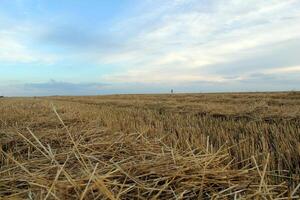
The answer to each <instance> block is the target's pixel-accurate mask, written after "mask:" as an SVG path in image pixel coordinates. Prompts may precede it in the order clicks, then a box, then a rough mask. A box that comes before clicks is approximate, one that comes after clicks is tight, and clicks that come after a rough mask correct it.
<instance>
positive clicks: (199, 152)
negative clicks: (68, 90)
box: [0, 92, 300, 199]
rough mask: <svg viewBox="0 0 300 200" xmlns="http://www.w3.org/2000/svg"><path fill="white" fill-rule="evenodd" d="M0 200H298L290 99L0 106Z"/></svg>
mask: <svg viewBox="0 0 300 200" xmlns="http://www.w3.org/2000/svg"><path fill="white" fill-rule="evenodd" d="M0 151H1V152H0V199H300V188H299V187H300V185H299V183H300V164H299V163H300V93H298V92H285V93H231V94H174V95H111V96H90V97H59V96H57V97H36V98H1V99H0Z"/></svg>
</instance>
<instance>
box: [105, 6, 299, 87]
mask: <svg viewBox="0 0 300 200" xmlns="http://www.w3.org/2000/svg"><path fill="white" fill-rule="evenodd" d="M154 2H156V3H157V1H154ZM177 3H178V2H177ZM179 3H180V5H182V6H185V7H180V6H178V4H175V5H174V4H173V5H172V6H165V5H163V6H162V7H160V8H158V10H157V11H156V12H155V11H154V12H155V14H156V15H153V13H152V14H151V15H149V14H148V12H147V11H145V13H146V14H141V15H140V16H139V17H140V19H142V20H144V21H143V22H141V21H139V19H138V17H134V18H131V19H129V20H128V21H127V24H126V22H123V24H122V28H124V29H125V30H124V31H126V30H127V29H130V30H131V32H132V29H134V28H133V27H135V25H137V27H139V25H140V23H143V26H144V29H137V30H134V31H133V32H134V34H133V36H132V37H130V38H129V39H128V40H127V41H126V43H125V44H124V45H125V46H126V47H128V46H130V47H133V48H124V50H123V51H122V50H120V51H118V52H117V53H113V54H112V53H108V54H106V53H104V54H102V55H100V60H101V61H103V60H105V61H106V62H111V63H114V62H118V63H121V64H123V66H124V68H125V69H126V70H125V71H124V72H123V73H121V74H120V72H118V73H117V74H115V75H109V76H106V77H105V78H106V79H107V80H109V81H122V80H123V81H124V82H129V81H133V82H139V81H140V82H145V81H157V80H159V79H160V80H166V81H168V80H169V81H178V80H180V81H194V80H204V81H205V80H206V79H207V80H210V81H224V80H226V79H224V78H223V76H222V75H221V74H215V75H214V74H209V73H206V72H205V71H206V69H207V68H208V67H210V66H212V65H217V64H222V63H224V62H231V61H234V60H237V59H241V58H242V57H243V56H245V52H247V51H248V50H249V49H251V51H252V52H253V51H254V50H255V49H257V50H260V49H262V48H265V46H268V48H269V47H270V45H272V44H276V43H279V42H284V41H287V40H290V39H294V38H299V37H300V36H299V32H300V14H299V9H300V4H299V2H298V1H293V0H288V1H278V0H273V1H258V0H255V1H241V0H233V1H214V2H213V3H211V4H210V5H208V7H209V8H206V10H209V11H205V9H204V10H203V9H201V8H202V7H203V6H204V5H201V4H202V1H193V2H192V3H191V1H179ZM149 12H150V11H149ZM157 16H159V18H157ZM145 20H146V21H145ZM147 21H148V23H147ZM126 27H128V28H127V29H126ZM299 62H300V61H299ZM190 69H194V70H190ZM165 71H169V72H172V76H170V75H169V74H170V73H165ZM195 72H197V73H196V74H197V75H195ZM233 73H234V72H233ZM207 77H211V78H207Z"/></svg>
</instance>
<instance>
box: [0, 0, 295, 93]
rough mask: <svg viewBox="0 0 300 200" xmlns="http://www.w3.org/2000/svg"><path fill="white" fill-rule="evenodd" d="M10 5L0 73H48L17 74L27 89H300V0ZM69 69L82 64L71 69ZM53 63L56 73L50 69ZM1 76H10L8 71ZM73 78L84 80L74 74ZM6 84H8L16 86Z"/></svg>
mask: <svg viewBox="0 0 300 200" xmlns="http://www.w3.org/2000/svg"><path fill="white" fill-rule="evenodd" d="M130 2H131V3H130ZM5 4H7V5H6V6H8V8H9V9H7V10H4V9H0V17H1V19H0V72H1V67H2V68H3V69H4V66H5V67H7V66H12V67H13V66H24V68H26V66H28V65H30V64H32V65H34V66H38V67H37V68H36V71H35V73H36V74H38V73H40V74H41V76H43V77H44V79H42V80H40V79H39V80H38V79H36V80H31V79H30V78H29V77H32V76H30V72H28V74H24V78H23V79H22V80H18V81H20V82H23V86H24V87H26V88H27V89H28V90H29V91H33V92H34V91H39V89H41V87H45V88H48V89H49V91H51V92H50V93H51V94H52V93H53V94H54V93H57V94H68V93H72V94H73V93H74V94H76V92H77V93H78V94H84V91H89V93H93V92H95V93H98V90H94V89H90V88H94V86H97V87H98V85H97V83H100V85H101V86H102V83H105V84H107V85H110V86H109V87H108V88H107V90H108V89H110V90H111V91H115V92H120V91H121V92H126V91H128V92H134V91H138V92H143V89H142V88H141V89H136V90H135V89H134V88H139V86H143V87H144V92H162V91H165V90H166V91H168V90H169V89H168V88H171V87H172V88H173V87H174V88H178V91H183V92H184V91H186V92H189V91H193V92H194V91H220V90H221V91H222V90H226V91H227V90H228V91H230V90H232V91H236V90H291V89H296V90H297V89H300V88H299V85H300V75H299V74H300V71H299V66H300V59H299V56H298V52H299V51H300V49H299V48H300V35H299V33H300V2H299V1H297V0H286V1H280V0H271V1H259V0H251V1H243V0H230V1H224V0H215V1H208V0H201V1H198V0H176V1H171V0H170V1H169V0H168V1H159V0H146V1H136V2H134V3H132V1H124V2H123V3H122V5H121V6H120V5H118V3H117V2H114V1H111V2H110V3H103V2H102V3H99V2H98V1H92V2H90V3H84V2H80V3H78V2H77V3H76V4H74V5H71V4H68V3H62V4H61V8H60V7H58V6H57V5H58V2H56V1H54V2H52V3H45V2H43V1H37V0H36V1H34V0H32V1H30V3H27V4H25V1H22V0H21V1H20V0H19V1H5ZM62 8H63V9H62ZM79 8H81V9H79ZM62 10H64V12H62ZM99 11H102V12H99ZM15 13H18V15H16V16H15V17H12V16H14V14H15ZM99 13H102V14H99ZM110 13H112V14H110ZM79 65H80V66H79ZM70 66H76V68H79V67H80V68H81V70H77V71H76V70H74V71H71V72H70V70H68V69H69V67H70ZM90 66H96V68H97V70H95V67H93V70H91V67H90ZM45 67H51V69H55V71H57V73H51V76H50V75H49V76H47V74H45V70H42V68H45ZM79 71H80V72H79ZM82 71H86V72H85V73H84V74H85V75H84V76H82V77H81V78H80V76H78V73H81V72H82ZM88 71H90V75H89V73H88ZM66 72H68V73H66ZM56 74H57V75H56ZM64 74H66V75H65V76H64ZM0 76H3V79H7V77H5V78H4V76H5V71H2V74H0ZM72 76H73V77H79V78H76V79H75V80H74V79H73V80H72V82H69V81H67V79H68V80H69V79H70V77H72ZM89 76H90V78H89ZM26 77H28V78H26ZM64 77H65V78H64ZM14 78H15V77H10V79H14ZM49 79H55V80H58V81H56V82H48V80H49ZM1 84H2V88H4V89H2V90H5V88H6V90H8V89H7V88H8V85H9V84H8V83H1V81H0V85H1ZM203 86H205V89H204V88H203ZM16 88H19V87H16ZM45 88H44V89H45ZM51 88H52V89H51ZM53 88H56V89H53ZM160 88H164V89H163V90H161V89H160ZM107 90H105V91H106V93H107ZM96 91H97V92H96ZM105 91H104V90H103V93H105ZM29 93H30V92H29ZM34 93H37V94H38V92H34ZM50 93H49V94H50ZM100 93H101V92H100Z"/></svg>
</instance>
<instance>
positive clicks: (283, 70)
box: [264, 66, 300, 74]
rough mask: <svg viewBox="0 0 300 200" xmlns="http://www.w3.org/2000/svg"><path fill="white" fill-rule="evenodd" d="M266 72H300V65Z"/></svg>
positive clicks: (266, 71)
mask: <svg viewBox="0 0 300 200" xmlns="http://www.w3.org/2000/svg"><path fill="white" fill-rule="evenodd" d="M264 72H265V73H266V74H285V73H296V72H298V73H300V66H290V67H280V68H274V69H269V70H265V71H264Z"/></svg>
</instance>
